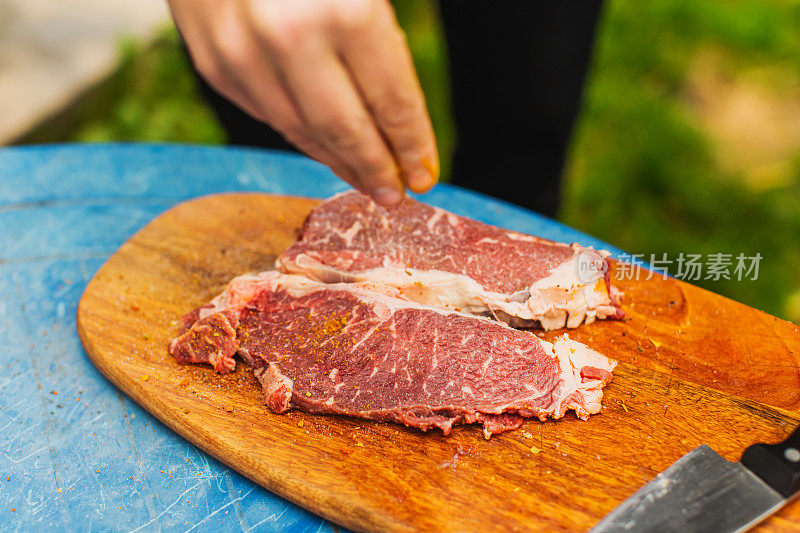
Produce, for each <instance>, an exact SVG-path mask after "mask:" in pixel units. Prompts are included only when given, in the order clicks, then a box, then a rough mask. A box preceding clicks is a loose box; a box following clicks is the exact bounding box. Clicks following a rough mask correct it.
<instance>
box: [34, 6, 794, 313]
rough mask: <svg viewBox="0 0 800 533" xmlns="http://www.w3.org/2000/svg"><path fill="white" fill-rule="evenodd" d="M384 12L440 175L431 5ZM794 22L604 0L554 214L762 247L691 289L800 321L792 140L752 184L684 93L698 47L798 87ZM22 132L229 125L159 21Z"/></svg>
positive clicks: (618, 239) (82, 135) (653, 245)
mask: <svg viewBox="0 0 800 533" xmlns="http://www.w3.org/2000/svg"><path fill="white" fill-rule="evenodd" d="M396 8H397V12H398V19H399V20H400V21H401V24H402V25H403V27H404V28H405V30H406V33H407V35H408V38H409V43H410V46H411V49H412V52H413V53H414V57H415V63H416V66H417V69H418V72H419V75H420V80H421V82H422V84H423V87H424V89H425V92H426V96H427V100H428V104H429V108H430V111H431V115H432V119H433V122H434V128H435V129H436V132H437V138H438V142H439V148H440V152H441V154H442V156H443V163H445V166H444V169H443V170H445V173H446V170H447V167H446V163H447V157H448V154H450V153H451V152H452V147H453V143H454V133H453V128H452V124H451V122H450V113H449V96H448V95H449V87H448V85H447V83H448V80H447V74H446V50H445V48H444V46H443V36H442V32H441V29H440V27H439V25H438V20H437V17H436V10H435V8H434V7H433V4H432V3H431V2H430V1H429V0H414V1H411V0H409V1H404V2H397V3H396ZM798 27H800V3H797V2H793V1H788V0H771V1H763V0H761V1H756V0H706V1H705V2H695V1H688V0H650V1H647V2H641V1H637V0H611V1H609V2H607V3H606V10H605V13H604V17H603V21H602V24H601V28H600V31H599V35H598V42H597V47H596V51H595V58H594V64H593V68H592V71H591V74H590V77H589V82H588V86H587V90H586V94H585V101H584V108H583V112H582V114H581V117H580V119H579V123H578V125H577V127H576V131H575V136H574V139H573V143H572V147H571V150H570V158H569V163H568V165H567V172H566V180H565V196H564V203H563V206H562V210H561V217H560V218H561V219H562V220H564V221H565V222H566V223H567V224H570V225H572V226H575V227H577V228H579V229H582V230H584V231H586V232H588V233H592V234H594V235H596V236H598V237H600V238H602V239H604V240H606V241H608V242H610V243H612V244H614V245H616V246H618V247H621V248H623V249H626V250H628V251H630V252H635V253H644V254H650V253H655V254H658V255H659V256H660V254H662V253H667V254H668V255H669V257H671V258H673V259H674V258H676V257H677V255H678V254H679V253H680V252H684V253H703V254H708V253H715V252H723V253H731V254H734V256H735V255H736V254H738V253H744V254H746V255H754V254H755V253H760V254H761V255H762V256H763V260H762V262H761V272H760V276H759V279H758V280H757V281H742V282H738V281H728V280H720V281H716V282H712V281H701V282H698V283H699V284H700V285H703V286H705V287H707V288H709V289H711V290H714V291H716V292H720V293H722V294H726V295H728V296H730V297H732V298H734V299H736V300H739V301H742V302H745V303H747V304H749V305H752V306H755V307H758V308H762V309H765V310H767V311H768V312H770V313H773V314H776V315H779V316H783V317H786V318H789V319H792V320H795V321H800V281H798V279H797V277H796V276H795V273H796V272H798V270H800V179H798V176H799V175H800V147H798V149H797V150H796V152H797V153H793V154H789V155H788V156H785V157H784V159H785V161H783V162H782V164H783V167H781V168H785V169H787V170H785V172H784V174H785V175H783V176H782V177H781V179H780V180H777V181H776V184H777V185H774V184H773V185H769V184H767V185H766V186H760V187H755V188H754V187H753V186H752V179H751V178H752V176H750V175H749V174H748V171H747V169H741V168H736V167H735V166H734V167H731V166H730V165H726V164H725V157H724V156H725V154H722V157H721V156H720V152H719V149H718V148H719V146H718V145H717V144H715V143H717V142H718V140H716V138H715V136H714V135H713V132H711V131H709V127H708V125H707V124H706V123H705V122H704V121H703V120H702V119H701V117H699V116H698V110H697V108H696V102H693V100H692V83H694V82H693V80H692V76H694V75H695V74H697V72H698V69H699V70H700V71H701V73H702V69H703V67H702V65H701V66H700V67H698V63H697V58H698V57H699V56H700V55H701V54H703V53H708V52H709V51H711V52H713V57H716V58H719V62H720V64H721V67H720V69H721V70H722V72H723V73H724V76H727V78H726V79H727V81H732V82H735V81H736V80H738V79H739V77H741V76H744V75H748V73H752V72H754V71H758V72H763V71H766V72H768V73H769V75H768V76H760V77H759V76H756V77H755V78H756V79H757V81H758V83H760V84H762V85H763V84H766V85H769V84H770V83H772V84H774V85H783V86H789V87H790V88H791V87H793V86H794V85H796V83H797V80H798V79H800V33H799V32H798V31H797V28H798ZM768 88H769V87H768ZM779 88H780V87H779ZM783 88H785V87H783ZM798 120H800V117H798ZM23 140H24V141H25V142H44V141H50V142H52V141H75V140H77V141H104V140H141V141H156V140H158V141H181V142H200V143H220V142H224V140H225V134H224V132H223V131H222V130H221V128H220V127H219V125H218V124H217V123H216V121H215V119H214V117H213V114H212V113H211V112H210V111H209V110H208V109H207V108H206V107H205V106H204V105H203V103H202V101H201V100H200V98H199V95H198V92H197V88H196V87H195V83H194V80H193V77H192V75H191V74H190V71H189V66H188V62H187V59H186V58H185V57H184V56H183V54H182V49H181V47H180V45H179V41H178V38H177V35H176V34H175V32H174V31H173V30H168V31H165V32H164V33H163V34H162V35H161V36H160V37H159V38H158V39H157V40H156V41H155V43H153V44H151V45H149V46H148V47H144V48H143V47H140V46H137V45H134V44H132V43H125V44H124V45H123V46H122V64H121V67H120V69H119V71H118V72H117V73H116V74H115V75H114V76H112V78H111V79H110V80H108V81H107V82H105V83H104V84H102V85H101V86H100V87H98V88H97V89H95V90H94V91H93V92H92V93H90V94H89V95H87V96H86V97H85V98H83V99H82V100H81V101H79V102H77V103H76V105H75V106H72V107H71V108H70V109H69V110H67V111H66V112H65V113H63V114H62V115H61V116H59V117H57V118H56V119H54V120H52V121H50V122H49V123H48V124H45V125H42V126H41V127H39V128H37V129H36V130H34V131H33V132H32V133H31V134H30V135H28V136H27V137H26V138H25V139H23Z"/></svg>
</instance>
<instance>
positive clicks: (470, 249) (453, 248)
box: [276, 192, 622, 329]
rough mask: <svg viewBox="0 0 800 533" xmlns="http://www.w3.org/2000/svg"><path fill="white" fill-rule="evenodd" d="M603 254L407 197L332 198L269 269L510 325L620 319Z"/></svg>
mask: <svg viewBox="0 0 800 533" xmlns="http://www.w3.org/2000/svg"><path fill="white" fill-rule="evenodd" d="M607 256H608V252H605V251H596V250H593V249H592V248H584V247H582V246H579V245H578V244H572V245H568V244H563V243H556V242H552V241H549V240H545V239H541V238H538V237H533V236H530V235H524V234H522V233H516V232H513V231H509V230H504V229H501V228H497V227H495V226H490V225H487V224H484V223H482V222H478V221H476V220H471V219H468V218H464V217H459V216H456V215H454V214H452V213H449V212H447V211H444V210H442V209H438V208H436V207H431V206H428V205H425V204H422V203H420V202H417V201H415V200H412V199H410V198H408V199H406V200H405V201H404V202H403V203H402V204H400V205H399V206H396V207H392V208H388V209H387V208H383V207H380V206H378V205H376V204H375V203H373V202H372V201H371V200H370V199H369V198H368V197H366V196H364V195H362V194H360V193H357V192H348V193H343V194H338V195H336V196H334V197H332V198H331V199H329V200H327V201H326V202H324V203H323V204H321V205H319V206H318V207H316V208H315V209H313V210H312V211H311V213H310V214H309V216H308V218H307V219H306V221H305V224H304V226H303V229H302V234H301V236H300V240H299V242H297V243H296V244H295V245H294V246H292V247H291V248H289V249H288V250H287V251H286V252H284V253H283V254H282V255H281V256H280V257H279V258H278V261H277V263H276V266H277V268H278V270H280V271H282V272H285V273H289V274H303V275H305V276H308V277H311V278H313V279H316V280H319V281H323V282H329V283H330V282H353V281H356V282H360V281H366V282H375V283H380V284H382V285H389V286H393V287H397V288H398V289H399V290H400V291H401V292H402V293H403V294H404V295H405V296H406V297H408V298H411V299H413V300H415V301H417V302H420V303H425V304H429V305H433V306H436V307H444V308H447V309H455V310H463V311H466V312H469V313H485V312H490V313H492V314H493V315H494V316H495V318H499V319H501V320H504V321H506V322H508V323H509V324H511V325H512V326H517V327H530V326H535V325H538V326H541V327H542V328H544V329H555V328H563V327H565V326H566V327H569V328H574V327H577V326H579V325H581V324H582V323H584V322H586V323H589V322H592V321H594V320H595V319H596V318H621V317H622V311H621V309H620V308H619V306H618V305H617V303H616V302H615V301H614V299H613V298H612V297H611V296H610V293H609V291H610V285H609V281H608V274H607V272H608V261H607V259H606V257H607Z"/></svg>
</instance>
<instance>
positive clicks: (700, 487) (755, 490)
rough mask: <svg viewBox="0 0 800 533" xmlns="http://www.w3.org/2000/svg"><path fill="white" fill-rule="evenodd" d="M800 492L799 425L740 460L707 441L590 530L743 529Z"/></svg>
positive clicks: (691, 532) (598, 532)
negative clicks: (724, 454)
mask: <svg viewBox="0 0 800 533" xmlns="http://www.w3.org/2000/svg"><path fill="white" fill-rule="evenodd" d="M798 494H800V427H798V428H797V429H795V431H794V433H792V434H791V435H789V438H787V439H786V440H785V441H783V442H782V443H780V444H754V445H752V446H750V447H748V448H747V449H746V450H745V451H744V454H742V460H741V461H740V462H738V463H731V462H729V461H726V460H725V459H724V458H723V457H722V456H721V455H719V454H718V453H717V452H715V451H714V450H712V449H711V448H709V447H708V446H706V445H705V444H704V445H702V446H700V447H698V448H695V449H694V450H692V451H691V452H689V453H687V454H686V455H684V456H683V457H681V458H680V459H678V460H677V461H675V463H673V464H672V466H670V467H669V468H667V469H666V470H664V471H663V472H661V473H660V474H658V475H657V476H656V478H655V479H653V480H652V481H651V482H649V483H648V484H647V485H645V486H644V487H642V488H641V489H639V490H638V491H636V493H635V494H634V495H633V496H631V497H629V498H628V499H627V500H625V501H624V502H622V504H620V506H619V507H617V508H616V509H614V510H613V511H611V512H610V513H609V514H608V515H606V517H605V518H603V519H602V520H601V521H600V522H599V523H598V524H597V525H596V526H595V527H594V528H592V530H591V532H590V533H609V532H621V531H625V532H640V531H641V532H650V531H652V532H658V533H666V532H673V531H674V532H680V533H701V532H714V533H717V532H720V533H722V532H725V533H729V532H740V531H746V530H748V529H750V528H751V527H754V526H755V525H756V524H758V523H759V522H761V521H762V520H764V519H766V518H767V517H768V516H770V515H771V514H772V513H774V512H775V511H777V510H778V509H780V508H781V507H783V506H784V505H785V504H786V503H787V502H789V501H790V500H792V499H793V498H794V497H796V496H798Z"/></svg>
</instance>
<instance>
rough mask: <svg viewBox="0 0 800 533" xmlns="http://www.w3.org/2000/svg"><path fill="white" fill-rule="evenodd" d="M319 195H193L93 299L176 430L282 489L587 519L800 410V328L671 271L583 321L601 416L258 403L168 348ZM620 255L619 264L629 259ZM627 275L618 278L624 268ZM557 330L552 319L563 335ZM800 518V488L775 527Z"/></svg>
mask: <svg viewBox="0 0 800 533" xmlns="http://www.w3.org/2000/svg"><path fill="white" fill-rule="evenodd" d="M315 203H316V201H314V200H309V199H302V198H290V197H275V196H267V195H262V194H230V195H216V196H209V197H203V198H199V199H195V200H192V201H189V202H186V203H183V204H180V205H178V206H176V207H174V208H173V209H171V210H170V211H168V212H166V213H164V214H163V215H161V216H159V217H158V218H157V219H155V220H154V221H153V222H151V223H150V224H149V225H148V226H146V227H145V228H144V229H142V230H141V231H140V232H139V233H137V234H136V235H134V236H133V237H132V238H131V239H130V241H128V242H127V243H126V244H125V245H123V246H122V247H121V248H120V249H119V251H117V252H116V253H115V254H114V255H113V256H112V257H111V258H110V259H109V260H108V262H107V263H106V264H105V265H104V266H103V267H102V268H101V269H100V271H99V272H98V273H97V275H96V276H95V277H94V279H93V280H92V281H91V283H90V284H89V286H88V288H87V289H86V292H85V293H84V295H83V298H82V299H81V302H80V306H79V308H78V331H79V334H80V337H81V340H82V342H83V345H84V347H85V349H86V352H87V353H88V354H89V357H90V358H91V359H92V361H93V362H94V363H95V364H96V365H97V367H98V368H99V369H100V370H101V371H102V372H103V373H104V374H105V375H106V376H107V377H108V378H109V379H110V380H111V381H112V382H114V383H115V384H116V385H117V386H118V387H119V388H120V389H122V390H123V391H124V392H125V393H126V394H128V395H129V396H131V397H132V398H133V399H134V400H136V401H137V402H138V403H140V404H141V405H142V406H144V407H145V408H146V409H147V410H149V411H150V412H151V413H153V414H154V415H155V416H156V417H158V418H159V419H160V420H161V421H163V422H164V423H165V424H166V425H168V426H169V427H170V428H172V429H173V430H175V431H176V432H178V433H180V434H181V435H183V436H184V437H185V438H186V439H188V440H189V441H191V442H192V443H194V444H195V445H197V446H199V447H200V448H202V449H203V450H205V451H207V452H208V453H210V454H211V455H213V456H214V457H216V458H218V459H219V460H221V461H222V462H224V463H226V464H227V465H229V466H231V467H232V468H234V469H236V470H237V471H239V472H241V473H242V474H244V475H246V476H247V477H249V478H251V479H252V480H254V481H255V482H257V483H259V484H261V485H263V486H264V487H267V488H268V489H270V490H272V491H274V492H276V493H278V494H280V495H282V496H284V497H286V498H288V499H290V500H292V501H294V502H296V503H298V504H299V505H301V506H303V507H306V508H308V509H310V510H312V511H314V512H316V513H318V514H320V515H322V516H324V517H326V518H328V519H330V520H332V521H334V522H336V523H338V524H341V525H343V526H346V527H348V528H352V529H354V530H370V531H412V530H428V531H431V530H447V531H492V530H496V531H548V530H549V531H563V530H570V531H572V530H576V531H580V530H586V529H588V528H589V527H591V526H592V525H593V524H595V523H596V522H597V521H598V520H599V519H600V518H602V517H603V516H604V515H605V514H606V513H607V512H608V511H610V510H611V509H612V508H613V507H615V506H616V505H617V504H619V503H620V502H621V501H623V500H624V499H625V498H626V497H627V496H629V495H630V494H632V493H633V492H634V491H635V490H636V489H638V488H639V487H640V486H641V485H643V484H644V483H646V482H647V481H649V480H650V479H652V478H653V477H654V476H655V475H656V474H657V473H658V472H660V471H662V470H664V469H665V468H667V467H668V466H669V465H670V464H672V463H673V462H674V461H675V460H676V459H678V458H679V457H680V456H682V455H683V454H685V453H687V452H688V451H690V450H692V449H693V448H695V447H696V446H698V445H700V444H708V445H710V446H711V447H712V448H713V449H714V450H716V451H718V452H719V453H721V454H722V455H723V456H725V457H726V458H727V459H730V460H738V459H739V457H740V455H741V452H742V450H744V448H745V447H747V445H749V444H751V443H755V442H776V441H778V440H781V439H783V438H784V437H786V436H787V435H788V433H789V432H790V431H791V430H792V429H793V428H794V427H795V426H797V425H798V424H800V328H798V327H797V326H795V325H793V324H791V323H788V322H785V321H782V320H780V319H777V318H774V317H772V316H769V315H767V314H764V313H762V312H760V311H756V310H754V309H752V308H749V307H747V306H744V305H741V304H739V303H736V302H733V301H731V300H728V299H726V298H723V297H721V296H718V295H715V294H712V293H710V292H707V291H705V290H702V289H699V288H697V287H694V286H692V285H688V284H685V283H682V282H679V281H675V280H672V279H667V280H665V279H662V278H661V277H660V276H654V277H653V278H652V279H649V280H647V279H645V278H646V277H647V276H646V275H643V276H640V279H639V280H638V281H637V280H625V279H615V280H614V284H615V285H616V286H617V287H618V288H619V289H620V290H621V291H622V292H623V296H622V305H623V308H624V309H625V312H626V314H627V318H626V319H625V320H623V321H616V322H612V321H603V322H598V323H595V324H591V325H589V326H583V327H581V328H578V329H577V330H573V331H571V333H570V335H571V337H572V338H574V339H576V340H578V341H581V342H584V343H586V344H588V345H589V346H590V347H592V348H594V349H596V350H599V351H600V352H602V353H604V354H606V355H608V356H610V357H613V358H615V359H617V360H618V361H619V362H620V365H619V366H618V368H617V370H616V371H615V376H614V380H613V381H612V382H611V384H610V385H608V386H607V387H606V389H605V398H604V402H603V403H604V409H603V411H602V413H600V414H598V415H595V416H592V417H591V418H590V419H589V420H588V421H581V420H578V419H576V418H575V417H574V416H573V415H572V414H569V415H567V416H566V417H564V418H563V419H562V420H560V421H548V422H546V423H540V422H538V421H535V420H533V421H528V422H526V423H525V425H523V427H522V428H520V429H519V430H517V431H512V432H509V433H506V434H502V435H498V436H495V437H493V438H492V439H491V440H489V441H486V440H484V439H483V437H482V435H481V432H480V430H479V429H478V428H477V427H470V426H467V427H459V428H457V429H455V430H454V431H453V433H452V434H451V435H450V436H449V437H443V436H442V434H441V433H439V432H436V431H431V432H429V433H427V434H424V433H422V432H420V431H418V430H414V429H408V428H405V427H402V426H398V425H395V424H390V423H372V422H367V421H363V420H356V419H348V418H344V417H335V416H324V415H308V414H304V413H300V412H296V411H291V412H289V413H286V414H284V415H276V414H273V413H272V412H270V411H269V410H268V409H267V408H266V407H265V406H263V405H262V404H261V393H260V389H259V386H258V384H257V382H256V380H255V378H253V377H252V376H251V374H250V373H249V371H248V370H247V369H246V368H245V366H244V364H243V363H239V364H238V365H237V370H236V371H235V372H234V373H232V374H230V375H227V376H220V375H216V374H215V373H214V372H213V371H212V370H211V369H210V368H208V367H205V366H182V365H179V364H177V363H176V362H175V361H174V360H173V359H172V358H171V357H170V356H169V354H168V353H167V344H168V342H169V340H170V338H171V337H173V336H174V335H175V334H176V332H177V329H178V321H179V320H180V318H181V317H182V316H183V315H184V314H185V313H186V312H188V311H190V310H192V309H193V308H194V307H196V306H197V305H200V304H202V303H205V302H206V301H208V300H209V299H211V298H212V297H213V296H215V295H216V294H217V293H219V292H220V291H221V290H222V289H223V288H224V286H225V285H226V283H227V282H228V280H229V279H230V278H232V277H234V276H237V275H239V274H243V273H245V272H250V271H261V270H268V269H271V268H272V264H273V262H274V260H275V257H276V256H277V255H278V254H279V253H280V252H281V251H283V250H284V249H285V248H287V247H288V246H289V245H290V244H292V243H293V242H294V240H295V239H296V232H297V229H298V228H299V227H300V225H301V223H302V221H303V219H304V217H305V216H306V214H307V213H308V211H309V210H310V209H311V207H312V206H314V205H315ZM614 269H615V270H616V267H614ZM615 277H616V278H618V277H619V276H615ZM558 333H559V332H551V333H548V334H546V335H544V336H545V337H552V336H554V335H557V334H558ZM761 528H762V530H764V531H797V530H798V528H800V503H798V502H796V503H794V504H792V505H790V506H788V507H786V508H784V509H783V510H782V511H781V512H779V513H778V514H777V515H775V516H773V517H772V518H770V519H769V520H768V521H767V522H765V523H764V524H763V525H762V526H761Z"/></svg>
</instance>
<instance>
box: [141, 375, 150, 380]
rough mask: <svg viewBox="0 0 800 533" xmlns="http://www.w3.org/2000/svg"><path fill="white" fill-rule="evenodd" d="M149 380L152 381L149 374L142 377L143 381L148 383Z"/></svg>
mask: <svg viewBox="0 0 800 533" xmlns="http://www.w3.org/2000/svg"><path fill="white" fill-rule="evenodd" d="M148 379H150V376H148V375H147V374H145V375H143V376H142V381H147V380H148Z"/></svg>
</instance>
